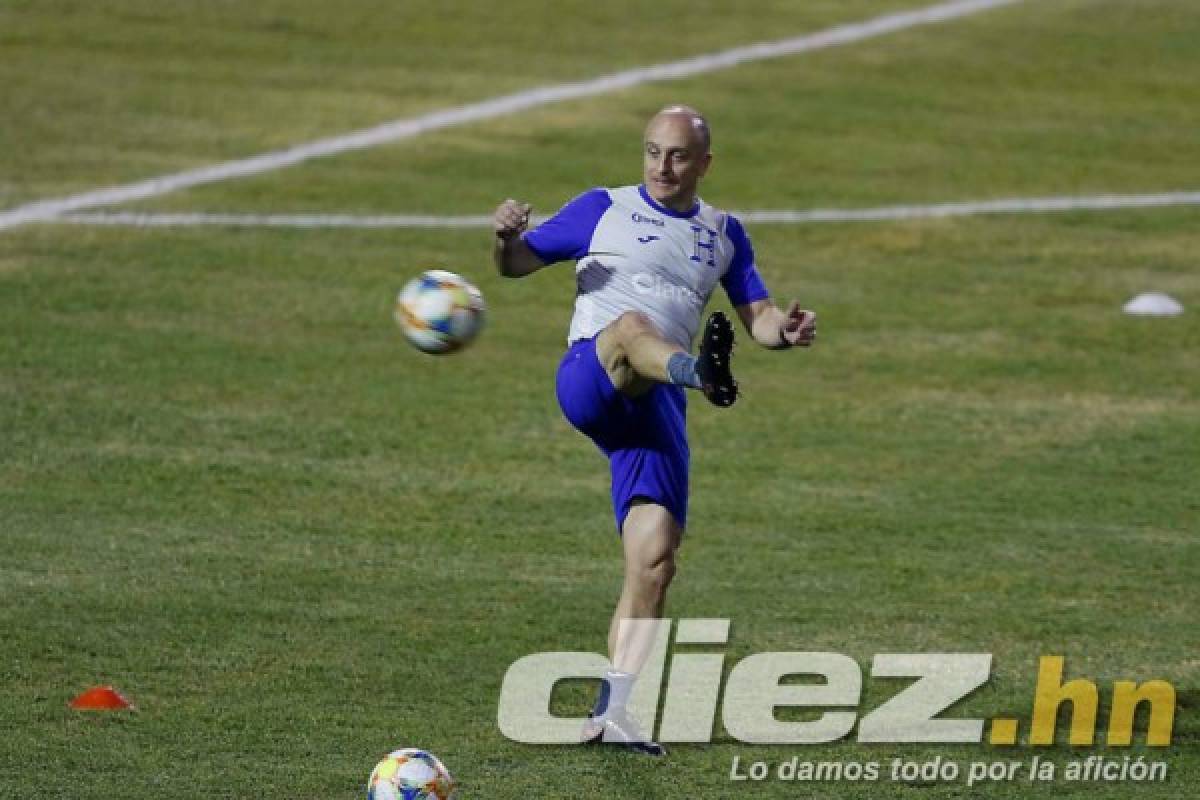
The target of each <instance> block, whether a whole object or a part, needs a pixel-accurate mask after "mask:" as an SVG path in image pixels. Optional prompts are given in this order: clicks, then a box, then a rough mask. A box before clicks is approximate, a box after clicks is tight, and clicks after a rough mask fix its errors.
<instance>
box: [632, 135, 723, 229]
mask: <svg viewBox="0 0 1200 800" xmlns="http://www.w3.org/2000/svg"><path fill="white" fill-rule="evenodd" d="M644 146H645V149H644V150H643V161H644V166H643V170H642V171H643V174H644V177H645V182H646V191H647V193H649V195H650V196H651V197H653V198H654V199H655V200H656V201H657V202H659V203H661V204H663V205H664V206H667V207H668V208H674V209H675V210H676V211H686V210H687V209H688V208H690V207H691V205H692V203H693V202H694V200H695V197H696V187H697V186H698V185H699V183H700V179H701V178H702V177H704V173H705V172H707V171H708V165H709V162H711V161H712V154H711V153H709V152H707V151H706V148H705V146H704V138H703V136H702V135H701V133H700V131H699V130H697V129H696V128H695V126H694V125H693V124H692V118H691V117H690V116H689V115H686V114H660V115H658V116H656V117H655V118H654V119H652V120H650V124H649V125H648V126H646V136H645V143H644Z"/></svg>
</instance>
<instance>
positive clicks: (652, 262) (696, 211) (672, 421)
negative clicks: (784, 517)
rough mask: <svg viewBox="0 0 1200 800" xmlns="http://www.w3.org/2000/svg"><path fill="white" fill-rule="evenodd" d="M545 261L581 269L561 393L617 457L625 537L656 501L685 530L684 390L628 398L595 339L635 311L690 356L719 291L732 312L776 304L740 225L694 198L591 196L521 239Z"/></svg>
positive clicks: (627, 192) (615, 486) (574, 420)
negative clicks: (681, 203)
mask: <svg viewBox="0 0 1200 800" xmlns="http://www.w3.org/2000/svg"><path fill="white" fill-rule="evenodd" d="M523 238H524V240H525V243H526V244H527V245H528V246H529V248H530V249H531V250H532V251H533V252H534V253H535V254H537V256H538V258H540V259H541V260H542V261H543V262H545V263H547V264H551V263H554V262H556V261H566V260H568V259H573V260H574V261H575V283H576V287H577V288H576V296H575V315H574V317H572V319H571V332H570V334H569V335H568V336H567V344H568V347H567V352H566V353H565V354H564V355H563V358H562V361H561V362H560V363H559V366H558V375H557V378H556V381H555V391H556V394H557V396H558V404H559V407H560V408H562V411H563V414H564V415H565V416H566V418H567V419H568V420H569V421H570V422H571V424H572V425H574V426H575V428H576V429H578V430H579V431H580V432H581V433H584V434H586V435H587V436H588V437H589V438H591V440H592V441H593V442H595V444H596V446H597V447H599V448H600V450H601V452H603V453H604V454H605V455H606V456H607V457H608V460H609V468H610V470H611V473H612V504H613V514H614V516H615V517H616V521H617V530H618V531H621V529H622V528H623V527H624V524H625V517H626V516H627V515H628V514H629V509H630V508H631V507H632V506H633V504H634V502H636V501H638V500H639V499H647V500H651V501H653V502H655V503H657V504H659V505H661V506H663V507H664V508H666V509H667V510H668V511H669V512H670V513H671V514H672V516H674V517H675V520H676V521H677V522H678V523H679V526H680V527H681V528H682V527H685V526H686V525H687V508H688V473H689V463H690V450H689V448H688V441H687V399H686V397H685V396H684V391H683V387H682V386H676V385H674V384H668V383H655V384H654V385H653V387H652V388H650V389H649V390H648V391H646V392H645V393H643V394H641V395H638V396H636V397H631V396H628V395H626V394H624V393H622V392H619V391H618V390H617V389H616V387H615V386H614V385H613V382H612V380H611V379H610V378H609V376H608V373H607V371H606V370H605V368H604V365H603V364H601V363H600V359H599V356H598V354H597V352H596V334H598V333H600V332H601V331H602V330H604V329H605V328H606V327H608V325H609V324H611V323H612V322H613V321H614V320H615V319H616V318H617V317H619V316H621V315H622V314H624V313H625V312H627V311H640V312H642V313H644V314H646V315H647V316H649V317H650V319H651V320H653V322H654V324H655V325H656V326H658V329H659V330H660V331H661V332H662V334H663V336H665V337H666V338H667V339H668V340H670V341H672V342H674V343H675V344H678V345H679V346H680V347H682V348H685V349H687V350H691V346H692V340H693V339H694V338H695V336H696V333H697V331H699V329H700V315H701V313H702V312H703V311H704V306H705V305H706V304H707V303H708V298H709V297H710V296H711V295H712V293H713V290H714V289H715V288H716V286H717V283H720V284H721V286H723V287H724V289H725V292H726V294H728V295H729V300H730V302H732V303H733V305H734V306H740V305H745V304H746V303H753V302H754V301H756V300H762V299H763V298H765V297H767V289H766V287H765V286H763V282H762V278H761V277H759V274H758V269H757V268H756V267H755V265H754V250H753V248H751V247H750V240H749V239H748V238H747V237H746V233H745V231H743V230H742V226H741V223H739V222H738V221H737V219H736V218H734V217H733V216H732V215H730V214H726V213H723V212H721V211H718V210H717V209H715V208H713V207H712V206H709V205H706V204H704V203H702V202H699V201H697V202H696V204H695V206H693V207H692V209H691V210H690V211H688V212H687V213H680V212H678V211H673V210H671V209H669V208H665V207H663V206H661V205H659V204H658V203H656V202H654V200H653V199H652V198H651V197H650V196H649V195H648V194H647V193H646V190H645V188H644V187H642V186H625V187H622V188H620V189H592V190H591V191H588V192H584V193H583V194H581V195H579V196H578V197H576V198H575V199H574V200H572V201H571V202H569V203H567V204H566V205H565V206H563V208H562V210H560V211H559V212H558V213H557V214H555V215H554V216H553V217H551V218H550V219H549V220H547V221H546V222H545V223H544V224H542V225H540V226H538V227H537V228H535V229H534V230H532V231H529V232H528V233H526V234H524V235H523Z"/></svg>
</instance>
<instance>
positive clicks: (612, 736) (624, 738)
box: [580, 711, 667, 757]
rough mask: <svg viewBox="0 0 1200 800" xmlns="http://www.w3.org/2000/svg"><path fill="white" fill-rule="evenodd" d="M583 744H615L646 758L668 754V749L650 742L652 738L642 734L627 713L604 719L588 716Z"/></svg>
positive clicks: (619, 713)
mask: <svg viewBox="0 0 1200 800" xmlns="http://www.w3.org/2000/svg"><path fill="white" fill-rule="evenodd" d="M580 741H581V742H582V743H583V744H615V745H620V746H621V747H624V748H625V749H626V750H630V751H632V752H634V753H641V754H642V755H644V756H655V757H661V756H665V755H666V754H667V748H665V747H663V746H662V745H661V744H659V743H658V742H652V741H650V737H649V736H646V734H644V733H642V729H641V728H640V727H639V726H638V724H637V721H636V720H635V719H634V718H633V717H631V716H629V714H628V713H626V712H625V711H617V712H615V713H612V714H608V715H606V716H603V717H593V716H591V715H590V714H589V715H588V721H587V722H585V723H584V725H583V735H582V736H581V737H580Z"/></svg>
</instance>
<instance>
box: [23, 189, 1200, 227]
mask: <svg viewBox="0 0 1200 800" xmlns="http://www.w3.org/2000/svg"><path fill="white" fill-rule="evenodd" d="M1170 206H1200V192H1161V193H1158V194H1102V195H1092V196H1058V197H1026V198H1005V199H1001V200H979V201H972V202H962V203H934V204H930V205H897V206H879V207H876V208H815V209H808V210H796V209H783V210H758V211H734V212H732V213H734V214H735V215H736V216H737V217H738V218H739V219H740V220H741V221H742V222H748V223H754V224H758V225H771V224H778V225H796V224H805V223H820V222H869V221H885V220H906V219H929V218H939V217H966V216H977V215H981V214H1047V213H1055V212H1059V213H1062V212H1068V211H1110V210H1118V209H1136V208H1165V207H1170ZM545 219H546V217H544V216H542V217H534V218H533V220H532V222H534V223H535V224H536V223H540V222H543V221H545ZM43 221H44V222H57V223H67V224H72V225H107V226H128V227H135V228H172V227H199V226H214V227H234V228H486V227H488V226H490V225H491V224H492V218H491V217H490V216H487V215H458V216H454V215H450V216H438V215H431V214H391V215H387V214H375V215H363V216H356V215H353V214H211V213H163V214H154V213H142V212H133V211H116V212H112V211H110V212H79V213H73V214H65V215H62V216H57V217H54V218H51V219H49V220H43Z"/></svg>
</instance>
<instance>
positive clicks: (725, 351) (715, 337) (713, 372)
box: [596, 311, 737, 407]
mask: <svg viewBox="0 0 1200 800" xmlns="http://www.w3.org/2000/svg"><path fill="white" fill-rule="evenodd" d="M732 351H733V326H732V325H731V324H730V323H729V318H728V317H726V316H725V315H724V314H723V313H722V312H720V311H714V312H713V313H712V314H711V315H709V318H708V322H707V323H706V324H705V326H704V333H703V335H702V337H701V340H700V352H699V354H698V355H695V356H693V355H691V354H690V353H688V352H687V351H686V350H684V349H683V348H682V347H680V346H679V345H677V344H674V343H672V342H669V341H667V340H666V339H664V338H663V336H662V334H661V333H659V331H658V328H656V327H655V326H654V322H653V321H652V320H651V319H650V318H649V317H648V316H646V315H645V314H642V313H640V312H637V311H627V312H625V313H624V314H622V315H621V316H619V317H617V318H616V320H614V321H613V322H612V324H610V325H609V326H608V327H607V328H605V329H604V330H603V331H601V332H600V333H599V334H598V335H597V336H596V357H597V358H598V359H599V360H600V364H601V365H602V366H603V367H604V371H605V372H606V373H608V377H609V380H611V381H612V384H613V386H615V387H616V388H617V391H620V392H623V393H625V394H627V395H630V396H631V397H637V396H638V395H641V394H643V393H645V392H646V391H648V390H649V389H650V388H651V387H652V386H653V385H654V384H655V383H674V384H678V385H680V386H686V387H688V388H691V389H701V390H703V392H704V396H705V397H707V398H708V400H709V401H710V402H711V403H713V404H714V405H717V406H721V407H726V406H731V405H733V402H734V401H735V400H736V399H737V381H735V380H734V379H733V373H732V372H731V371H730V356H731V354H732Z"/></svg>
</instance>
